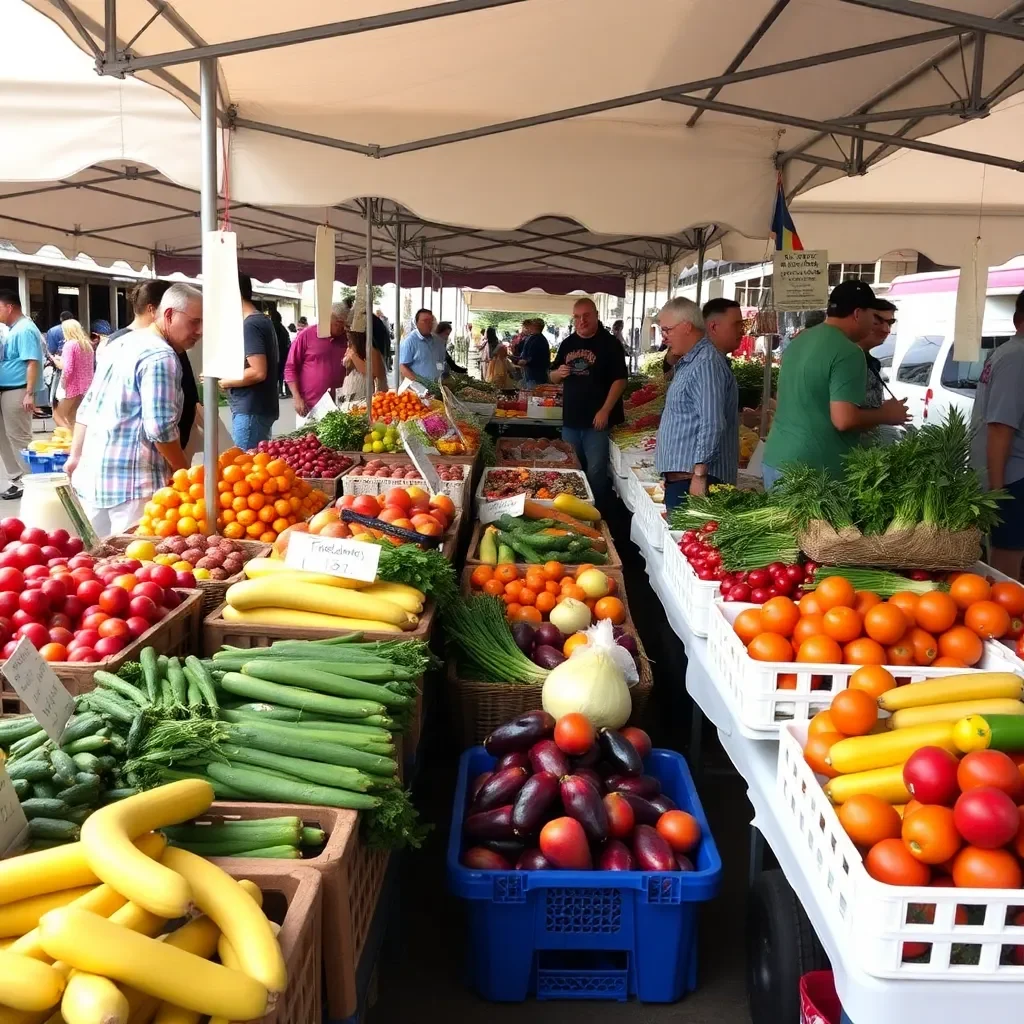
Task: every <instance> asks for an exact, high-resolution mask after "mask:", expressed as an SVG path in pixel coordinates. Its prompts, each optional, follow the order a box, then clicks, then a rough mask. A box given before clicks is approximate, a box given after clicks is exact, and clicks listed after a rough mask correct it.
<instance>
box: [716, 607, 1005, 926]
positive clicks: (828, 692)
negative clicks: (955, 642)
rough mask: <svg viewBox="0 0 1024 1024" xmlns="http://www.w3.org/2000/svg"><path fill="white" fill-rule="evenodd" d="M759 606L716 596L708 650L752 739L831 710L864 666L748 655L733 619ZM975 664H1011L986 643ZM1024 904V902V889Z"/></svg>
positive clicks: (911, 676)
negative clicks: (782, 682)
mask: <svg viewBox="0 0 1024 1024" xmlns="http://www.w3.org/2000/svg"><path fill="white" fill-rule="evenodd" d="M757 607H759V606H758V605H755V604H746V603H743V602H739V601H735V602H724V603H723V602H721V601H717V600H714V601H712V602H711V605H710V607H709V609H708V654H709V656H710V658H711V667H712V671H711V678H712V679H713V680H714V683H715V685H716V686H717V687H718V688H719V690H720V691H721V693H722V696H723V697H724V698H725V700H726V701H727V702H728V704H729V705H730V706H731V707H732V709H733V713H734V714H735V715H736V719H737V722H738V724H739V730H740V733H741V734H742V735H744V736H746V737H748V738H749V739H755V740H773V739H775V738H776V737H777V736H778V733H779V730H780V729H781V728H782V727H783V726H784V725H786V724H787V723H789V722H806V721H808V720H809V719H811V718H813V717H814V716H815V715H816V714H817V713H818V712H819V711H825V710H827V708H828V706H829V704H831V703H832V698H833V697H834V696H835V695H836V694H837V693H838V692H839V691H840V690H845V689H846V687H847V685H848V684H849V681H850V676H851V675H853V673H854V672H856V671H857V669H858V668H860V666H859V665H829V664H820V665H819V664H813V665H812V664H808V663H806V662H793V661H787V662H782V661H755V660H754V659H753V658H751V657H750V655H749V654H747V650H746V648H745V647H744V646H743V641H742V640H741V639H740V638H739V637H738V636H737V635H736V633H735V631H734V630H733V628H732V624H733V622H735V621H736V617H737V616H738V615H739V614H740V612H741V611H743V610H744V609H745V608H757ZM886 668H887V669H888V670H889V671H890V672H891V673H892V674H893V675H894V676H895V677H896V679H897V680H898V681H903V680H908V681H909V682H911V683H919V682H921V681H922V680H924V679H939V678H941V677H942V676H955V675H963V673H964V672H965V671H970V669H962V668H932V667H931V666H928V665H887V666H886ZM975 668H976V669H980V670H983V671H989V672H990V671H993V670H995V671H1006V667H1005V665H1004V664H1003V663H1002V662H1001V661H999V660H998V658H996V657H995V656H994V652H993V650H992V647H991V644H986V645H985V653H984V654H983V655H982V659H981V661H980V662H979V663H978V664H977V665H976V666H975ZM780 676H788V677H790V678H789V679H788V680H786V682H787V684H788V685H787V686H786V687H782V686H780V685H779V682H780ZM794 679H795V682H794ZM815 686H816V687H817V689H815V688H814V687H815ZM1021 905H1022V906H1024V893H1022V894H1021Z"/></svg>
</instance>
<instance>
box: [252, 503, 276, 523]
mask: <svg viewBox="0 0 1024 1024" xmlns="http://www.w3.org/2000/svg"><path fill="white" fill-rule="evenodd" d="M276 517H277V513H276V512H275V511H274V506H273V505H264V506H263V508H261V509H260V510H259V512H257V513H256V518H257V519H258V520H259V521H260V522H261V523H272V522H273V521H274V519H275V518H276Z"/></svg>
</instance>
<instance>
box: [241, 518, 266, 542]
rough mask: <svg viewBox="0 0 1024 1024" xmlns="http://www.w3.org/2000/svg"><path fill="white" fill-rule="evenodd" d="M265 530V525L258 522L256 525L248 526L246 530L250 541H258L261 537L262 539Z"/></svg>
mask: <svg viewBox="0 0 1024 1024" xmlns="http://www.w3.org/2000/svg"><path fill="white" fill-rule="evenodd" d="M263 530H264V525H263V523H261V522H259V521H257V522H255V523H250V524H249V525H248V526H247V527H246V528H245V535H246V536H247V537H248V538H249V539H250V540H257V539H258V538H259V537H260V536H261V535H262V533H263Z"/></svg>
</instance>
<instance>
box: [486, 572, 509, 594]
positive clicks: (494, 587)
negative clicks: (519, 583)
mask: <svg viewBox="0 0 1024 1024" xmlns="http://www.w3.org/2000/svg"><path fill="white" fill-rule="evenodd" d="M481 589H482V590H483V592H484V593H485V594H490V595H491V597H502V596H503V595H504V593H505V584H503V583H502V582H501V580H499V579H498V578H497V577H495V576H492V577H490V578H488V579H486V580H484V582H483V584H482V586H481Z"/></svg>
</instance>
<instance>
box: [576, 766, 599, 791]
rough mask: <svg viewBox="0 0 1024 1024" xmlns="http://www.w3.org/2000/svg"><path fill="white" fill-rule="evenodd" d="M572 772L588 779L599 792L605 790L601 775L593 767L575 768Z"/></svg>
mask: <svg viewBox="0 0 1024 1024" xmlns="http://www.w3.org/2000/svg"><path fill="white" fill-rule="evenodd" d="M572 774H573V775H578V776H580V778H583V779H587V780H588V781H589V782H590V784H591V785H592V786H593V787H594V789H596V790H597V792H598V793H603V792H604V783H603V782H602V781H601V776H600V775H598V774H597V772H595V771H594V769H593V768H575V769H574V770H573V772H572Z"/></svg>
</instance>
